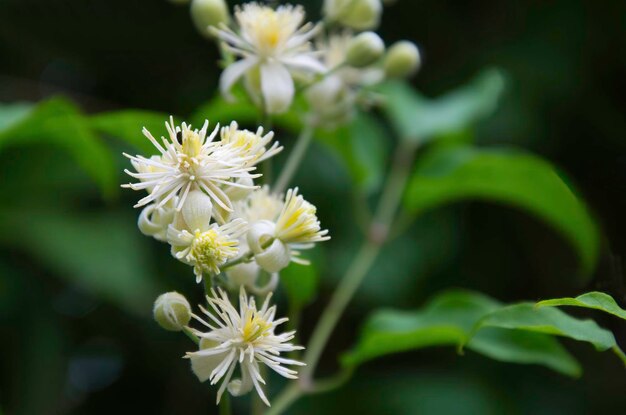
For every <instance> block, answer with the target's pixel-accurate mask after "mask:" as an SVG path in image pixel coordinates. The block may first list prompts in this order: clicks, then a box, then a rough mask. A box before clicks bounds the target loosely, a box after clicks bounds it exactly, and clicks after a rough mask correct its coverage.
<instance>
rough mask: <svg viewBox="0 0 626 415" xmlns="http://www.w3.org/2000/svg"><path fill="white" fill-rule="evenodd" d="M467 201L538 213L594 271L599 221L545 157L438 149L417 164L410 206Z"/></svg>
mask: <svg viewBox="0 0 626 415" xmlns="http://www.w3.org/2000/svg"><path fill="white" fill-rule="evenodd" d="M466 199H481V200H487V201H493V202H499V203H503V204H507V205H510V206H513V207H517V208H521V209H524V210H526V211H528V212H530V213H532V214H534V215H535V216H537V217H538V218H539V219H542V220H543V221H545V222H546V223H547V224H549V225H551V226H552V227H553V228H554V229H556V230H557V231H558V232H560V233H561V234H562V235H563V236H564V237H565V238H566V239H567V240H568V241H569V242H570V243H571V244H572V246H573V247H574V248H575V249H576V251H577V252H578V255H579V257H580V261H581V268H582V270H583V273H584V274H587V275H588V274H590V273H591V271H592V270H593V269H594V267H595V264H596V261H597V256H598V248H599V247H598V244H599V232H598V229H597V228H596V225H595V222H594V220H593V219H592V217H591V216H590V214H589V212H588V211H587V208H586V206H585V204H584V203H583V202H582V201H581V200H580V199H579V198H577V197H576V195H575V194H574V192H573V191H572V190H571V189H570V188H569V187H568V186H567V184H565V182H564V181H563V180H562V179H561V178H560V177H559V175H558V174H557V173H556V171H555V170H554V168H553V167H552V166H551V165H550V164H549V163H547V162H546V161H544V160H542V159H540V158H538V157H535V156H533V155H530V154H527V153H524V152H522V151H519V150H514V149H479V148H472V147H454V148H438V149H434V151H431V152H430V153H427V154H426V155H425V156H424V157H423V158H422V159H421V160H420V162H419V163H418V165H417V166H416V168H415V171H414V173H413V176H412V178H411V179H410V182H409V184H408V186H407V191H406V194H405V206H406V208H407V209H408V210H409V211H411V212H413V213H415V214H419V213H421V212H423V211H425V210H428V209H432V208H435V207H439V206H442V205H445V204H448V203H452V202H456V201H460V200H466Z"/></svg>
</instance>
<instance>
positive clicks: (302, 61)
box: [281, 55, 326, 73]
mask: <svg viewBox="0 0 626 415" xmlns="http://www.w3.org/2000/svg"><path fill="white" fill-rule="evenodd" d="M281 62H282V63H284V64H285V65H287V66H289V67H290V68H293V69H296V70H298V71H305V72H316V73H323V72H326V67H325V66H324V64H322V63H321V62H320V61H319V60H317V59H315V58H314V57H313V56H311V55H296V56H291V57H288V58H283V59H281Z"/></svg>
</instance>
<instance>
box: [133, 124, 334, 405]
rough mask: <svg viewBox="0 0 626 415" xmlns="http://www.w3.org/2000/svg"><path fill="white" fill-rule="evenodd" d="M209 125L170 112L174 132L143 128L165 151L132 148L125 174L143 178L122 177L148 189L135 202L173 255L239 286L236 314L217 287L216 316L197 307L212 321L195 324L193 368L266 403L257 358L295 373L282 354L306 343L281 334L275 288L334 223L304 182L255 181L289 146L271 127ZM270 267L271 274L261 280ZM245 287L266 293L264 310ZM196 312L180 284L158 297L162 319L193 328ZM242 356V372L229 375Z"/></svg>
mask: <svg viewBox="0 0 626 415" xmlns="http://www.w3.org/2000/svg"><path fill="white" fill-rule="evenodd" d="M208 125H209V123H208V121H205V123H204V125H203V126H202V128H201V129H200V130H197V129H193V128H192V126H191V125H187V124H185V123H182V124H181V125H180V126H176V125H175V124H174V120H173V118H172V117H170V119H169V121H168V122H166V123H165V126H166V130H167V133H168V137H161V138H160V140H157V139H156V138H155V137H154V136H153V135H152V134H151V133H150V132H149V131H148V130H146V129H144V130H143V133H144V135H145V136H146V138H147V139H148V140H149V141H150V142H151V143H152V144H153V145H154V147H155V152H158V154H156V155H151V156H141V155H136V156H131V155H126V156H127V157H128V158H129V159H130V160H131V164H132V165H133V167H134V171H130V170H126V173H128V174H129V175H130V176H131V177H132V178H134V179H136V182H134V183H130V184H127V185H123V186H124V187H128V188H130V189H133V190H142V191H146V193H147V195H146V196H145V197H143V198H142V199H140V200H139V202H138V203H137V204H136V205H135V206H136V207H142V208H143V209H142V211H141V213H140V215H139V221H138V226H139V229H140V231H141V232H142V233H144V234H146V235H149V236H152V237H154V238H155V239H157V240H159V241H162V242H167V243H168V244H169V245H170V247H171V253H172V255H173V256H174V258H176V259H178V260H179V261H181V262H183V263H185V264H187V265H189V266H191V267H192V269H193V273H194V274H195V277H196V281H197V282H201V281H202V280H203V279H205V280H206V284H205V286H207V287H210V286H211V285H214V284H219V283H220V282H223V281H224V279H226V282H225V283H224V288H225V289H229V290H232V291H240V297H239V310H240V312H239V313H238V312H237V311H236V310H235V308H234V306H233V305H232V304H231V303H230V301H229V299H228V296H227V294H226V293H225V291H222V290H221V289H218V290H217V291H216V290H212V291H211V295H210V296H208V297H207V301H208V302H209V305H210V306H211V307H212V308H213V310H214V312H215V314H211V313H208V312H206V311H204V310H203V311H204V312H205V314H207V316H208V317H209V319H210V322H209V323H207V322H204V321H202V320H201V319H199V318H197V317H196V316H194V317H195V318H196V320H198V321H200V322H201V323H202V324H203V325H205V326H206V327H208V328H209V329H210V331H209V332H208V333H202V332H199V331H197V330H193V329H188V330H193V332H194V333H195V335H196V336H198V338H200V340H201V341H200V343H199V346H200V350H199V351H197V352H193V353H189V354H188V357H189V358H190V360H191V362H192V369H193V371H194V373H195V374H196V375H197V376H198V378H199V379H200V380H201V381H205V380H208V379H210V380H211V383H212V384H214V383H217V382H219V381H220V380H221V379H223V381H222V385H221V386H220V388H219V390H218V401H219V399H220V397H221V395H222V393H223V392H224V391H225V390H226V388H228V391H229V392H230V393H231V394H232V395H241V394H244V393H247V392H249V391H251V390H252V389H253V388H254V389H256V390H257V392H258V394H259V396H261V398H262V399H263V400H264V401H265V402H266V403H267V404H268V405H269V402H268V401H267V398H266V397H265V395H264V392H263V390H262V389H261V384H262V383H264V381H263V378H262V377H261V374H260V373H261V372H260V369H259V364H261V363H262V364H265V365H267V366H269V367H270V368H271V369H273V370H274V371H276V372H277V373H279V374H281V375H283V376H285V377H288V378H295V377H296V372H295V371H293V370H291V369H287V368H285V367H283V366H282V364H293V365H298V364H300V363H299V362H297V361H295V360H289V359H285V358H281V357H279V354H280V353H281V352H288V351H293V350H298V349H299V347H297V346H293V345H291V344H290V343H288V341H289V340H291V339H292V338H293V336H294V333H293V332H291V333H284V334H280V335H279V334H276V333H275V329H276V327H277V326H278V325H280V324H281V323H283V322H285V321H286V319H276V320H275V319H274V316H275V313H276V308H275V306H270V305H269V300H270V298H271V292H270V291H271V290H273V289H274V288H275V287H276V285H277V284H278V281H279V273H280V271H281V270H282V269H284V268H285V267H287V265H289V263H290V262H292V261H293V262H298V263H300V264H307V261H305V260H303V259H302V258H300V257H299V254H300V251H301V250H303V249H308V248H311V247H312V246H313V245H314V244H315V243H317V242H322V241H325V240H327V239H329V237H328V236H327V233H328V231H326V230H322V229H321V226H320V223H319V220H318V219H317V216H316V209H315V206H313V205H312V204H311V203H309V202H307V201H306V200H305V199H304V198H303V197H302V196H301V195H300V194H298V189H297V188H295V189H290V190H288V191H287V193H286V194H285V195H282V194H276V193H274V192H272V191H271V188H270V187H269V186H267V185H266V186H263V187H261V186H259V185H257V184H256V183H255V181H256V180H257V179H259V178H260V177H261V174H258V173H256V168H257V167H256V166H257V164H258V163H260V162H262V161H264V160H267V159H268V158H270V157H272V156H274V155H276V154H277V153H278V152H280V151H281V150H282V147H280V146H279V144H278V143H277V142H273V143H272V140H273V138H274V134H273V132H268V133H264V130H263V129H262V128H259V129H257V130H256V131H250V130H246V129H241V128H239V126H238V125H237V123H236V122H232V123H231V124H230V125H228V126H226V127H223V128H221V129H220V128H219V126H216V127H215V128H214V129H213V130H212V132H210V133H209V131H208ZM264 273H265V274H267V277H268V279H269V280H268V281H262V279H263V278H262V276H263V274H264ZM266 279H267V278H266ZM246 289H247V290H248V291H250V292H251V293H253V294H256V295H267V298H266V300H265V302H264V304H263V306H262V307H261V309H259V310H257V308H256V305H255V300H254V297H248V296H247V294H246ZM268 293H269V294H268ZM190 316H191V310H190V307H189V304H188V302H187V300H186V299H185V298H184V297H183V296H182V295H181V294H179V293H167V294H164V295H162V296H160V297H159V298H158V299H157V301H156V303H155V306H154V317H155V319H156V320H157V322H159V324H160V325H161V326H162V327H163V328H165V329H167V330H174V331H179V330H184V329H186V325H187V324H188V323H189V319H190ZM237 363H239V366H240V379H237V380H231V377H232V376H233V373H234V371H235V367H236V366H237Z"/></svg>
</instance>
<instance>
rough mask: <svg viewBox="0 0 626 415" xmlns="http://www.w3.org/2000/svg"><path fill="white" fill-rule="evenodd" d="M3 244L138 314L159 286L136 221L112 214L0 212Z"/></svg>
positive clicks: (152, 298)
mask: <svg viewBox="0 0 626 415" xmlns="http://www.w3.org/2000/svg"><path fill="white" fill-rule="evenodd" d="M0 213H2V214H1V215H0V223H1V224H2V229H1V230H2V232H0V236H2V237H3V238H6V240H4V241H3V242H4V243H6V244H11V246H16V247H19V248H20V249H22V250H23V251H25V252H27V253H28V254H29V255H31V256H32V257H33V258H35V259H36V260H38V261H40V262H41V263H43V264H44V265H45V266H46V267H47V268H48V269H51V270H53V271H54V272H55V274H56V275H58V276H59V277H60V278H63V279H64V280H66V281H67V282H69V283H73V284H77V285H79V286H80V287H81V288H83V289H85V290H87V291H89V292H91V293H93V294H95V295H98V296H100V297H101V298H103V299H105V300H107V301H110V302H112V303H114V304H117V305H119V306H121V307H123V308H124V309H126V310H128V311H130V312H134V313H137V314H146V313H149V312H150V308H151V307H150V305H151V302H152V301H153V300H154V298H155V296H156V293H157V287H156V285H155V284H154V282H153V281H152V279H151V278H152V275H153V272H152V270H151V267H150V264H149V263H148V262H147V258H148V255H147V252H146V251H145V250H144V247H145V245H144V244H143V243H142V241H141V238H142V236H141V234H140V233H139V232H137V229H136V227H135V226H133V224H134V220H133V219H131V218H130V217H126V216H119V215H114V214H97V213H91V214H90V215H89V216H79V215H72V214H67V213H55V212H52V211H50V210H47V211H41V212H40V211H32V212H27V211H19V212H18V211H11V212H6V211H5V212H0Z"/></svg>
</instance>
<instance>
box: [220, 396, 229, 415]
mask: <svg viewBox="0 0 626 415" xmlns="http://www.w3.org/2000/svg"><path fill="white" fill-rule="evenodd" d="M219 410H220V415H231V413H232V410H231V407H230V395H229V394H228V393H225V394H223V395H222V400H221V401H220V408H219Z"/></svg>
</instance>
